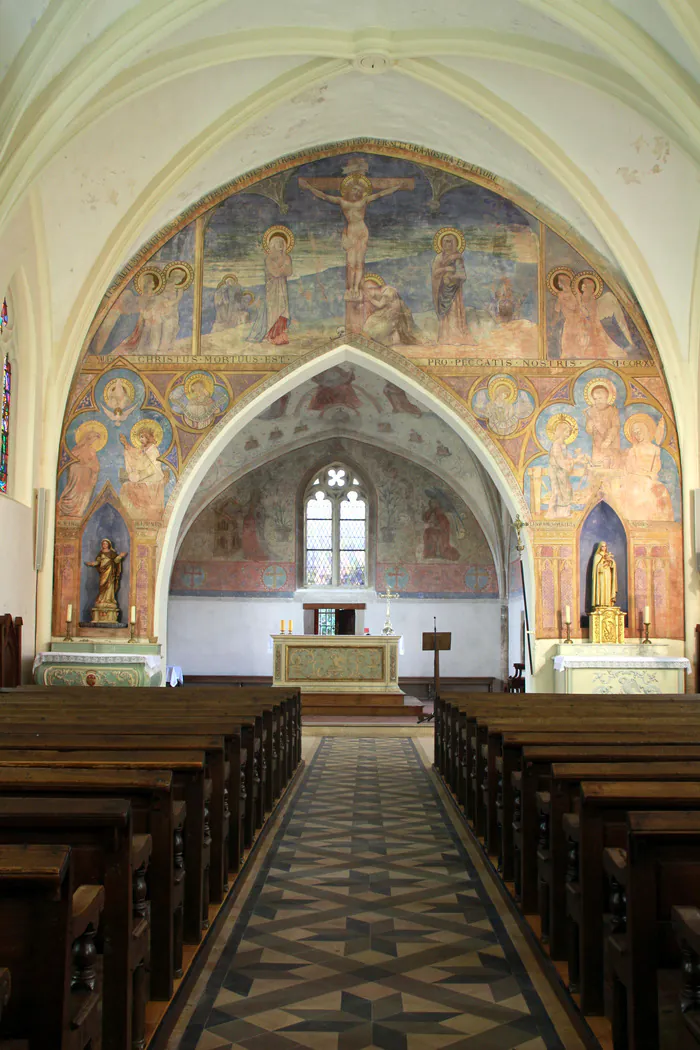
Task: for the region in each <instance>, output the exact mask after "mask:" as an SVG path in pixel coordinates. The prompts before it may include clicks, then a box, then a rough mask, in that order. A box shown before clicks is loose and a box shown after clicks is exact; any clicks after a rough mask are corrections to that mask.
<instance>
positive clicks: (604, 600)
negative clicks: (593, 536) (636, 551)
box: [588, 541, 625, 645]
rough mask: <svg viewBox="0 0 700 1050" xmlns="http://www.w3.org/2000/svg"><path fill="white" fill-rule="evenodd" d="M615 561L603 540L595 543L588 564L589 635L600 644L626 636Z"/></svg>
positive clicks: (620, 639)
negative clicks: (618, 599) (590, 562)
mask: <svg viewBox="0 0 700 1050" xmlns="http://www.w3.org/2000/svg"><path fill="white" fill-rule="evenodd" d="M616 599H617V565H616V564H615V557H614V555H613V553H612V551H609V550H608V545H607V543H606V542H605V541H602V542H600V543H599V544H598V546H597V547H596V549H595V554H594V555H593V565H592V567H591V606H592V608H591V611H590V614H589V632H588V633H589V637H590V640H591V642H593V643H595V644H598V645H601V644H604V645H620V644H622V643H623V642H624V640H625V614H624V612H623V611H622V609H618V607H617V603H616Z"/></svg>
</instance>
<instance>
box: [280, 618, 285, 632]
mask: <svg viewBox="0 0 700 1050" xmlns="http://www.w3.org/2000/svg"><path fill="white" fill-rule="evenodd" d="M280 634H284V620H280Z"/></svg>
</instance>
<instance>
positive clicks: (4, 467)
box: [0, 357, 12, 492]
mask: <svg viewBox="0 0 700 1050" xmlns="http://www.w3.org/2000/svg"><path fill="white" fill-rule="evenodd" d="M11 395H12V365H11V364H10V359H9V357H5V359H4V361H3V365H2V411H1V415H0V492H7V474H8V466H9V443H10V398H11Z"/></svg>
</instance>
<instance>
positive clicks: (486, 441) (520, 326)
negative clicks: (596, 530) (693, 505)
mask: <svg viewBox="0 0 700 1050" xmlns="http://www.w3.org/2000/svg"><path fill="white" fill-rule="evenodd" d="M347 342H349V343H351V344H352V345H354V346H356V347H358V348H359V349H361V350H364V351H366V353H367V354H368V355H369V356H370V357H375V358H377V357H378V358H380V359H382V358H383V359H384V360H386V361H390V362H391V363H393V364H394V365H395V366H396V381H389V382H387V381H386V380H385V381H384V384H383V386H382V389H381V390H379V391H377V390H376V389H375V387H376V384H375V387H372V389H370V385H371V384H368V383H367V381H366V380H365V379H364V378H363V377H361V376H359V375H358V374H357V370H356V369H354V368H353V367H351V366H349V365H342V366H335V367H334V368H329V369H323V368H320V369H319V372H318V373H317V375H316V376H315V377H314V379H313V380H312V381H310V383H309V384H304V389H303V391H302V390H301V388H298V390H297V391H295V392H294V394H293V395H291V396H290V395H289V394H285V396H284V397H282V398H279V399H278V400H277V401H276V402H275V403H274V404H273V405H272V406H270V407H269V408H268V409H266V411H265V412H263V413H261V414H260V416H259V417H258V419H257V420H256V424H255V427H253V428H252V429H251V430H250V431H249V432H248V433H247V435H246V438H245V441H244V442H242V443H241V446H242V447H241V446H239V445H238V444H237V445H236V449H235V452H234V453H233V455H234V456H236V457H239V459H240V463H239V464H238V466H240V469H243V466H244V463H248V464H249V465H250V466H252V465H255V463H256V460H259V459H260V458H263V457H266V456H269V452H270V449H271V448H272V447H273V446H274V445H275V444H276V443H278V444H279V447H280V448H282V446H283V445H284V444H285V442H286V441H288V440H293V441H294V442H296V443H297V447H299V446H301V445H303V444H304V443H305V442H306V441H308V440H310V439H311V438H312V437H313V435H314V433H315V431H316V429H318V428H319V427H321V426H323V425H325V424H326V423H327V422H331V423H332V424H333V426H334V427H335V429H336V431H337V432H338V433H339V434H342V433H345V432H346V431H347V432H349V433H350V432H352V431H353V429H357V428H358V427H359V426H360V423H362V425H365V424H366V423H367V422H368V421H369V425H370V426H371V427H372V430H373V433H376V439H377V442H378V443H379V444H381V440H382V435H385V436H387V437H388V436H389V435H390V436H391V438H392V440H393V439H394V438H395V437H397V436H398V430H399V429H401V434H402V438H401V439H402V441H404V442H405V447H406V448H407V449H410V451H411V454H412V455H414V454H415V458H416V460H417V462H418V463H420V462H421V456H423V457H424V458H425V459H426V461H427V462H428V463H430V460H431V457H432V461H433V462H434V463H437V462H439V461H440V459H439V458H440V457H444V459H448V458H449V457H450V456H452V455H455V456H457V455H458V454H459V446H460V444H461V440H460V439H459V438H457V436H456V435H455V434H454V432H453V433H452V434H451V435H449V434H445V433H444V432H443V433H441V434H440V435H438V434H437V431H436V430H435V427H433V423H432V420H431V419H430V418H424V417H425V412H424V409H423V408H422V406H421V405H420V404H419V403H418V399H416V398H415V397H414V396H412V395H411V394H410V393H409V392H408V391H407V389H406V388H405V387H404V386H403V385H402V384H401V381H400V373H401V371H402V370H403V371H404V372H406V373H408V374H409V375H410V376H411V377H412V379H413V380H414V382H416V383H417V384H419V385H421V384H422V385H426V386H429V387H430V388H431V390H432V391H433V392H435V391H437V392H438V396H440V397H442V398H443V399H444V400H445V401H446V402H447V403H448V404H449V406H450V407H451V408H452V409H453V410H454V411H456V412H457V413H458V414H459V415H460V417H461V418H462V420H463V421H464V423H465V426H466V427H467V428H468V429H471V430H472V432H473V433H475V434H476V435H477V436H478V440H479V442H481V443H482V444H483V445H484V446H485V447H486V448H487V449H488V450H489V452H490V454H491V456H492V457H493V458H494V460H495V461H496V462H497V463H498V464H499V465H500V468H501V470H502V474H503V477H504V478H505V479H506V482H507V483H508V484H510V485H511V487H512V489H513V493H514V497H515V499H516V502H519V503H520V505H521V506H522V512H523V513H526V508H529V518H530V519H531V523H532V533H531V536H532V538H533V539H534V544H535V546H534V549H535V554H536V562H535V576H536V587H537V594H536V596H535V597H536V601H535V603H534V604H535V608H536V618H537V624H536V629H537V634H538V635H539V636H540V637H557V636H558V635H559V632H560V612H561V608H562V606H563V604H564V603H565V601H566V603H567V604H571V605H572V607H574V608H579V607H582V596H581V593H580V582H579V581H580V571H579V570H580V564H579V561H580V551H579V543H580V531H581V528H582V527H583V523H584V522H585V520H586V518H587V516H588V515H589V514H590V513H591V511H592V510H593V509H594V508H595V506H597V505H598V504H599V503H600V502H602V501H604V502H605V503H606V504H607V505H608V506H609V507H610V508H612V510H613V511H614V513H615V514H616V515H618V517H619V519H620V521H621V523H622V527H623V528H624V530H625V534H626V536H627V542H628V558H627V566H628V570H627V571H628V601H629V625H628V626H629V630H630V632H631V633H635V632H636V631H637V626H636V616H637V611H638V610H639V608H640V606H641V605H642V604H644V603H646V604H649V605H650V606H651V607H652V621H653V622H652V632H653V633H654V634H655V636H657V637H669V638H679V637H682V635H683V610H682V607H681V605H680V603H671V602H670V601H669V595H670V594H671V593H674V592H676V591H678V592H680V582H681V576H680V574H681V572H682V561H681V556H680V552H681V550H682V532H681V523H680V476H679V463H680V459H679V454H678V445H677V437H676V430H675V424H674V418H673V412H672V407H671V404H670V399H669V397H668V392H667V389H666V385H665V381H664V379H663V373H662V370H661V367H660V363H659V358H658V353H657V351H656V348H655V346H654V343H653V339H652V337H651V334H650V332H649V329H648V326H647V324H646V321H645V318H644V316H643V314H642V312H641V310H640V308H639V305H638V303H637V302H636V300H635V298H634V296H633V294H632V293H631V291H630V289H629V287H628V285H627V284H626V282H625V280H624V278H623V277H622V276H621V274H620V271H619V268H618V267H617V266H616V265H615V263H614V262H611V261H610V260H609V259H605V258H603V257H602V256H601V255H600V254H599V253H597V252H596V251H595V250H594V249H592V248H590V247H589V246H587V245H586V244H584V243H583V242H582V241H581V240H580V238H577V237H575V236H574V235H573V234H572V232H571V230H570V228H568V227H566V225H565V224H564V223H563V222H562V221H561V220H560V219H559V218H558V217H557V216H556V215H553V214H552V213H551V212H549V211H547V209H546V208H544V207H543V206H541V205H539V204H538V203H537V202H536V201H533V200H532V199H530V198H528V197H527V196H526V195H524V194H523V193H522V192H521V191H519V190H517V189H516V188H515V187H512V186H508V185H506V184H505V183H503V181H502V180H499V179H498V178H496V177H495V176H493V175H491V174H490V173H489V172H485V171H483V170H482V169H478V168H474V167H471V166H470V165H468V164H465V163H463V162H461V161H458V160H455V159H453V158H448V157H444V156H441V155H438V154H434V153H431V152H430V151H428V150H422V149H419V148H417V147H412V146H404V145H401V144H398V143H386V142H378V141H369V140H361V141H360V140H358V141H356V142H349V143H340V144H335V145H331V146H327V147H323V148H318V149H316V150H315V151H309V152H307V153H305V154H300V155H296V156H292V157H287V158H282V159H280V160H279V161H277V162H275V163H274V164H272V165H269V166H268V167H266V168H265V169H262V170H260V171H258V172H254V173H251V174H250V175H246V176H243V177H241V178H239V179H237V180H235V181H234V182H232V183H230V184H229V185H227V186H224V187H222V188H221V189H220V190H217V191H216V192H213V193H211V194H209V195H208V196H207V197H206V198H204V199H203V200H202V201H200V202H198V204H196V205H195V206H193V207H192V208H191V209H190V210H189V211H188V212H187V213H185V214H183V215H182V216H181V217H179V218H178V219H177V220H175V221H174V222H172V223H171V224H170V225H169V226H168V227H167V228H166V229H164V230H163V231H161V233H159V234H158V235H156V236H155V237H154V238H152V240H151V241H150V242H149V243H148V244H147V245H146V246H145V247H144V248H143V250H142V251H141V252H140V253H139V254H138V256H137V257H136V258H135V259H134V260H133V261H132V262H131V263H130V264H129V265H128V266H127V267H126V268H125V269H124V270H123V271H122V273H120V274H119V275H117V277H116V278H115V281H114V283H113V285H112V287H111V288H110V289H109V291H108V292H107V294H106V296H105V298H104V300H103V303H102V305H101V306H100V308H99V310H98V311H97V314H96V316H95V319H94V321H93V323H92V325H91V327H90V330H89V332H88V334H87V338H86V342H85V348H84V353H83V356H82V359H81V361H80V364H79V366H78V369H77V372H76V376H75V380H74V385H73V390H72V392H71V395H70V397H69V401H68V406H67V409H66V416H65V421H64V430H63V440H62V446H61V453H60V458H59V464H58V486H57V534H56V567H55V580H56V585H55V597H54V625H55V628H56V629H57V630H58V628H59V626H60V624H61V623H62V622H63V617H64V611H65V605H66V604H67V603H68V602H70V601H73V602H76V601H78V593H79V592H80V591H81V589H83V587H84V584H83V580H84V578H85V573H86V572H87V568H86V567H85V566H83V565H82V564H81V558H80V550H81V544H82V537H83V536H84V535H85V533H86V529H87V528H88V524H89V522H90V520H91V517H92V516H93V515H94V514H95V512H96V509H97V507H98V506H102V505H103V504H105V503H108V504H110V505H111V506H113V507H114V509H115V511H116V512H117V513H118V514H119V516H120V520H123V521H124V522H125V523H126V526H125V527H126V528H127V531H128V544H127V551H126V553H127V554H128V555H129V556H130V557H131V560H132V562H133V565H134V569H133V571H132V572H131V574H130V582H129V596H128V601H127V598H126V595H124V597H123V599H122V601H123V605H124V606H125V607H126V605H127V604H133V603H135V604H136V605H137V619H138V624H137V626H138V630H139V633H140V634H142V635H144V634H148V633H150V631H151V630H152V610H153V597H154V589H155V575H156V571H157V566H158V559H159V556H160V550H161V549H162V544H163V538H164V535H165V531H166V529H167V527H168V521H169V516H170V513H171V509H172V499H173V493H174V492H175V491H176V488H177V486H178V485H179V483H180V482H181V480H182V478H183V476H184V474H185V473H186V472H187V471H189V470H190V469H191V468H192V466H193V464H194V462H195V461H196V458H197V457H198V455H199V453H200V451H201V449H202V448H203V447H204V445H205V444H206V442H207V440H208V437H209V435H210V434H211V432H212V430H213V429H214V428H216V427H217V426H218V425H219V424H220V423H221V421H222V420H225V419H226V417H227V415H228V414H229V413H231V412H232V411H233V410H235V409H236V408H237V407H238V406H240V405H241V404H242V403H243V400H244V399H251V398H253V397H254V396H255V392H256V388H257V387H259V386H260V385H261V384H263V383H264V382H265V381H271V380H273V379H274V377H275V375H276V374H277V373H278V372H280V371H281V370H282V369H286V368H289V367H290V366H292V367H293V366H294V364H295V363H296V362H299V361H301V360H302V359H305V358H308V356H309V355H317V354H320V353H321V352H322V351H323V350H324V349H328V348H331V347H333V346H337V345H339V344H342V343H347ZM399 424H400V426H399ZM374 428H376V431H375V429H374ZM290 431H291V432H292V433H291V435H290V433H289V432H290ZM199 498H200V494H198V496H197V499H199ZM251 501H252V508H251V507H250V506H249V504H250V502H251ZM263 504H264V500H263V499H262V496H261V498H260V500H259V501H258V502H257V503H256V501H255V499H254V498H253V495H252V493H251V494H250V495H249V500H248V504H246V507H247V508H248V518H249V520H248V528H247V533H246V535H247V537H248V539H247V542H248V543H249V544H251V545H253V546H252V547H251V548H250V549H251V550H254V533H255V536H257V542H258V543H259V545H260V551H258V553H262V554H264V555H265V557H261V559H260V560H261V561H265V560H266V559H267V558H268V555H269V556H270V558H271V559H272V558H273V557H274V559H275V560H274V561H272V560H270V562H269V564H271V565H272V564H274V565H277V566H278V567H279V569H280V572H281V571H282V570H284V571H286V570H285V569H284V565H285V563H289V562H290V559H289V558H287V557H286V555H285V556H283V554H284V551H282V550H280V551H279V552H277V548H275V546H274V543H273V545H272V547H270V548H269V549H268V548H267V547H265V546H264V544H265V543H268V544H269V542H270V536H268V535H267V532H266V533H265V537H264V540H263V538H261V537H260V530H259V527H258V526H256V529H257V531H255V530H254V529H253V527H252V523H253V522H255V521H258V523H259V519H260V515H261V513H262V510H261V506H262V505H263ZM200 509H201V507H200ZM263 509H264V512H265V514H267V513H268V511H267V509H266V508H263ZM193 513H195V510H193V511H192V514H193ZM240 513H242V511H240V512H239V511H237V512H236V515H234V518H236V520H237V526H236V527H237V528H238V529H239V532H240V534H241V544H242V542H243V540H242V531H243V524H242V520H241V521H240V522H238V519H237V516H240ZM192 514H190V517H189V520H191V518H192ZM452 514H453V512H452V510H450V508H449V507H448V506H445V505H443V504H442V503H441V502H440V500H439V499H436V500H433V502H432V503H431V502H430V501H428V503H427V504H426V505H425V506H424V507H422V509H421V512H420V515H421V516H420V519H419V522H418V524H419V525H420V528H421V529H422V530H423V533H425V532H426V531H427V532H428V539H427V541H426V539H425V535H423V536H422V537H421V542H420V544H419V545H418V546H419V547H420V549H421V551H422V554H421V557H420V558H418V556H417V555H416V558H415V559H414V562H412V563H411V564H416V565H419V564H425V562H430V561H431V559H433V560H434V561H435V564H436V565H437V563H442V562H444V563H445V564H446V565H447V564H450V563H454V564H461V563H462V559H463V555H464V552H463V551H462V550H461V549H460V546H459V537H458V536H457V527H456V525H455V521H456V519H454V518H453V517H451V515H452ZM244 516H245V515H244ZM266 521H267V518H266ZM445 521H448V522H449V524H450V530H449V538H447V530H446V527H445ZM266 528H267V526H266ZM109 538H110V539H114V538H113V537H109ZM273 538H274V537H273ZM416 543H417V540H416V537H415V536H413V537H412V539H411V544H412V546H411V550H415V549H417V548H416ZM120 549H123V547H121V548H120ZM241 550H242V548H241ZM453 551H457V552H458V553H459V559H460V560H459V561H458V560H457V559H456V558H453V557H452V553H451V552H453ZM404 553H406V554H408V551H407V550H406V551H405V552H404ZM126 560H127V561H128V560H129V559H128V558H127V559H126ZM240 560H241V562H242V563H245V562H246V561H247V559H242V558H241V559H240ZM293 561H294V558H293V557H292V558H291V562H293ZM233 564H236V560H235V559H234V560H233ZM241 571H242V570H241ZM278 575H279V573H276V574H275V578H277V576H278ZM125 588H126V585H125V583H124V582H123V583H122V592H124V591H125ZM431 588H434V591H435V593H438V592H440V593H442V590H441V588H442V584H441V583H439V582H438V581H437V576H435V579H433V580H432V582H429V584H426V587H425V588H419V589H422V590H425V591H426V593H427V592H428V591H429V590H430V589H431ZM239 589H240V590H241V591H246V592H247V590H248V585H247V584H246V585H245V586H244V585H243V584H241V587H240V588H239ZM430 592H431V593H433V591H432V590H430ZM642 595H643V596H644V597H643V598H642ZM567 596H568V597H567ZM580 629H581V628H580V625H577V624H575V625H574V637H577V636H578V633H579V632H580Z"/></svg>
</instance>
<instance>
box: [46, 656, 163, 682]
mask: <svg viewBox="0 0 700 1050" xmlns="http://www.w3.org/2000/svg"><path fill="white" fill-rule="evenodd" d="M71 667H73V668H74V670H73V671H71V670H70V669H71ZM162 669H163V664H162V659H161V657H160V656H159V655H158V654H156V653H123V652H122V653H113V652H112V653H91V652H75V651H72V652H60V651H57V650H52V651H51V652H43V653H37V654H36V656H35V658H34V664H33V667H32V674H33V678H34V681H35V682H37V683H38V684H39V685H159V684H160V678H161V673H162ZM87 676H89V678H88V677H87ZM83 679H85V681H83Z"/></svg>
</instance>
